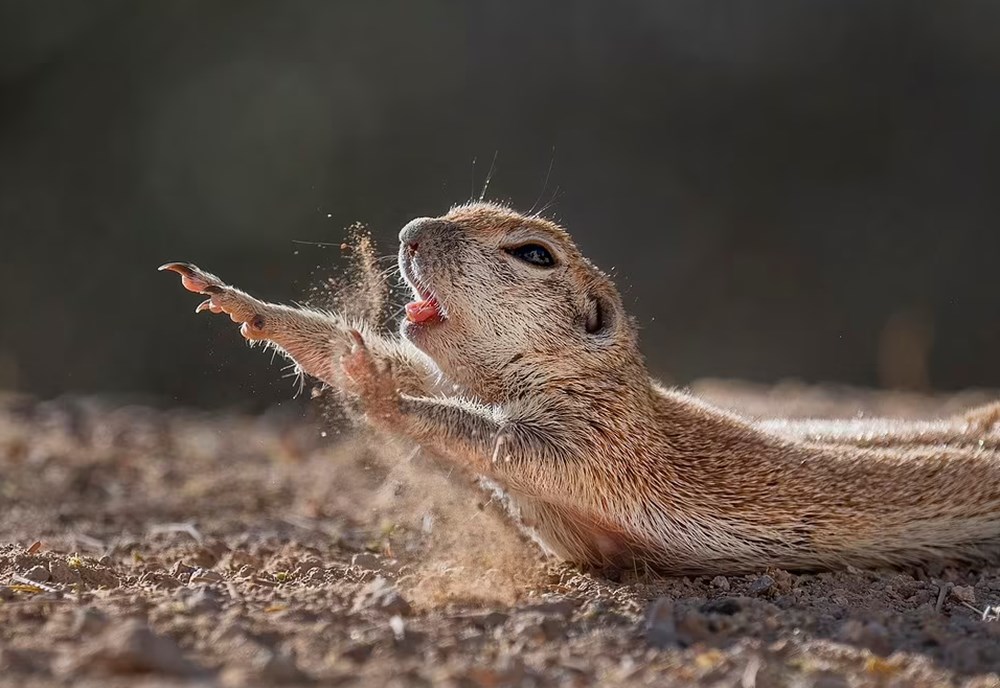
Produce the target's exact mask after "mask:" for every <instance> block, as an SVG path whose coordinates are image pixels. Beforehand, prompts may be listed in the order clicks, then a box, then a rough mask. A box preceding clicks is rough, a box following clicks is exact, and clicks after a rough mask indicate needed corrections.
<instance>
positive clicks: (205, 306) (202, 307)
mask: <svg viewBox="0 0 1000 688" xmlns="http://www.w3.org/2000/svg"><path fill="white" fill-rule="evenodd" d="M208 310H212V299H205V300H204V301H202V302H201V303H199V304H198V307H197V308H195V309H194V312H195V313H201V312H202V311H208Z"/></svg>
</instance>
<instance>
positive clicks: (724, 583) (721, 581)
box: [712, 576, 729, 590]
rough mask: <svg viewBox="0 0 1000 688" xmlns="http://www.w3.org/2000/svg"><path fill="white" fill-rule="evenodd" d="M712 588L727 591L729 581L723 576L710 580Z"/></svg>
mask: <svg viewBox="0 0 1000 688" xmlns="http://www.w3.org/2000/svg"><path fill="white" fill-rule="evenodd" d="M712 587H713V588H718V589H719V590H729V579H728V578H726V577H725V576H716V577H715V578H713V579H712Z"/></svg>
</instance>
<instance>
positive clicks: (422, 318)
mask: <svg viewBox="0 0 1000 688" xmlns="http://www.w3.org/2000/svg"><path fill="white" fill-rule="evenodd" d="M406 319H407V320H409V321H410V322H411V323H417V324H425V323H431V322H440V321H442V320H444V315H443V314H442V313H441V304H439V303H438V300H437V298H435V297H434V296H428V297H427V298H418V299H417V300H415V301H410V302H409V303H408V304H406Z"/></svg>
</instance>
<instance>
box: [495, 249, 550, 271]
mask: <svg viewBox="0 0 1000 688" xmlns="http://www.w3.org/2000/svg"><path fill="white" fill-rule="evenodd" d="M504 250H505V251H507V253H509V254H510V255H512V256H514V257H515V258H518V259H519V260H523V261H524V262H525V263H531V264H532V265H537V266H539V267H542V268H551V267H552V266H554V265H555V264H556V259H555V258H553V257H552V254H551V253H549V250H548V249H547V248H545V247H544V246H541V245H539V244H524V245H523V246H514V247H511V248H507V249H504Z"/></svg>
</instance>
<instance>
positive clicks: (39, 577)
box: [24, 565, 51, 583]
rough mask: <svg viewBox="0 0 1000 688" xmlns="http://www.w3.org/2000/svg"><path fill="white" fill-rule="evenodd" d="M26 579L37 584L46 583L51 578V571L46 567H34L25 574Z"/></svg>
mask: <svg viewBox="0 0 1000 688" xmlns="http://www.w3.org/2000/svg"><path fill="white" fill-rule="evenodd" d="M24 577H25V578H27V579H28V580H30V581H34V582H35V583H45V582H46V581H48V580H49V578H50V577H51V574H50V573H49V570H48V569H47V568H45V567H44V566H41V565H39V566H32V567H31V568H30V569H28V570H27V571H25V572H24Z"/></svg>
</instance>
